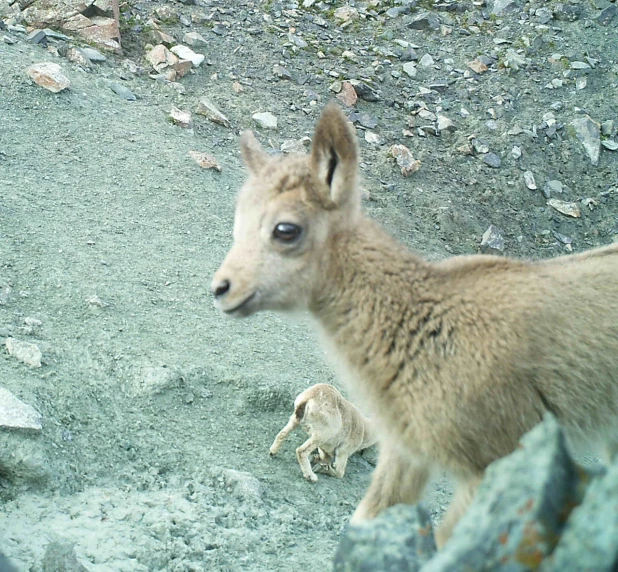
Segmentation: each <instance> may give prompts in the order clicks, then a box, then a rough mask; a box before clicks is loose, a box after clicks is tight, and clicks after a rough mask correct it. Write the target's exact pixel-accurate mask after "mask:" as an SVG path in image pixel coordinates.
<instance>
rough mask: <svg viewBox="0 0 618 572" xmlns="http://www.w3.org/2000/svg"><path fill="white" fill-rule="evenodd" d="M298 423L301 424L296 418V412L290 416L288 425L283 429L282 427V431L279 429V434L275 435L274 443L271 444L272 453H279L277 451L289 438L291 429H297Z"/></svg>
mask: <svg viewBox="0 0 618 572" xmlns="http://www.w3.org/2000/svg"><path fill="white" fill-rule="evenodd" d="M298 424H299V421H298V419H297V418H296V414H295V413H294V414H292V416H291V417H290V420H289V421H288V422H287V424H286V426H285V427H284V428H283V429H281V431H279V434H278V435H277V436H276V437H275V440H274V441H273V444H272V445H271V446H270V454H271V455H276V454H277V452H278V451H279V449H280V448H281V445H282V444H283V442H284V441H285V440H286V439H287V437H288V435H289V434H290V431H293V430H294V429H296V427H298Z"/></svg>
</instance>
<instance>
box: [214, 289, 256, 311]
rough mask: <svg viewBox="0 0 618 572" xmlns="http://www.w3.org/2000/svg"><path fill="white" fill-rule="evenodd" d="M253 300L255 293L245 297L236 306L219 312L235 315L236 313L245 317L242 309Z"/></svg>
mask: <svg viewBox="0 0 618 572" xmlns="http://www.w3.org/2000/svg"><path fill="white" fill-rule="evenodd" d="M253 298H255V292H253V294H251V295H250V296H247V297H246V298H245V299H244V300H243V301H242V302H241V303H240V304H237V305H236V306H234V307H233V308H225V309H224V308H221V311H222V312H223V313H224V314H228V315H231V314H235V313H236V312H240V313H242V314H243V315H247V314H246V313H245V312H242V310H243V308H246V307H247V304H248V303H249V302H251V300H253Z"/></svg>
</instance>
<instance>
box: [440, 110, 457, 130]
mask: <svg viewBox="0 0 618 572" xmlns="http://www.w3.org/2000/svg"><path fill="white" fill-rule="evenodd" d="M436 129H437V130H438V131H439V132H442V131H456V130H457V127H455V124H454V123H453V121H452V120H451V119H449V118H448V117H446V115H440V114H438V122H437V125H436Z"/></svg>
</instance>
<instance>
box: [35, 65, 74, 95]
mask: <svg viewBox="0 0 618 572" xmlns="http://www.w3.org/2000/svg"><path fill="white" fill-rule="evenodd" d="M26 73H27V74H28V75H29V76H30V77H31V78H32V79H33V80H34V83H36V84H37V85H40V86H41V87H44V88H45V89H47V90H49V91H51V92H53V93H58V92H60V91H62V90H63V89H66V88H67V87H69V86H70V85H71V82H70V81H69V79H68V78H67V77H66V76H65V75H64V74H63V73H62V68H61V67H60V66H59V65H58V64H55V63H53V62H43V63H40V64H34V65H31V66H30V67H29V68H28V69H27V70H26Z"/></svg>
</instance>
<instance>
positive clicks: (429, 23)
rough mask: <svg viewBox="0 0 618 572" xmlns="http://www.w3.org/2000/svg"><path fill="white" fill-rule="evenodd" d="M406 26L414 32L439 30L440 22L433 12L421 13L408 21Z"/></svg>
mask: <svg viewBox="0 0 618 572" xmlns="http://www.w3.org/2000/svg"><path fill="white" fill-rule="evenodd" d="M406 26H407V27H408V28H411V29H412V30H438V29H440V20H439V19H438V17H437V16H436V15H435V14H432V13H431V12H421V13H420V14H416V16H412V17H411V18H409V19H408V20H406Z"/></svg>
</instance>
